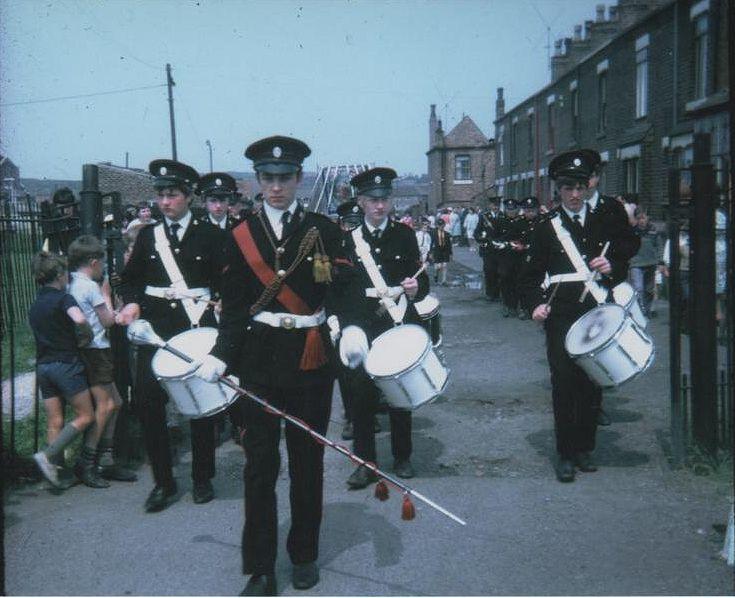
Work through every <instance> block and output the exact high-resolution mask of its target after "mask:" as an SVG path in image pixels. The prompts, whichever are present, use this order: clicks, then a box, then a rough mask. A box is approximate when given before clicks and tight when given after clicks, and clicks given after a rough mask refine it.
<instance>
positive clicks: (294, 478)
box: [238, 378, 334, 575]
mask: <svg viewBox="0 0 735 598" xmlns="http://www.w3.org/2000/svg"><path fill="white" fill-rule="evenodd" d="M333 385H334V380H333V379H332V378H329V379H328V380H325V382H324V383H323V384H319V385H315V386H310V387H303V388H293V389H276V388H270V387H263V386H258V385H246V388H247V389H248V390H250V391H252V392H253V393H254V394H256V395H257V396H259V397H260V398H262V399H264V400H266V401H268V402H269V403H270V404H271V405H273V406H274V407H277V408H279V409H282V410H284V411H285V412H286V413H289V414H290V415H293V416H295V417H297V418H299V419H301V420H303V421H304V422H306V423H307V424H308V425H309V426H310V427H312V428H313V429H314V430H315V431H317V432H319V433H320V434H326V431H327V424H328V423H329V413H330V410H331V406H332V387H333ZM238 404H239V405H240V409H241V413H242V421H243V423H244V425H245V434H244V436H243V448H244V449H245V457H246V462H245V470H244V476H243V477H244V480H245V526H244V527H243V532H242V568H243V573H245V574H246V575H249V574H253V575H263V574H270V573H273V571H274V568H275V563H276V554H277V547H278V513H277V509H276V481H277V479H278V472H279V470H280V467H281V456H280V452H279V443H280V439H281V424H282V422H283V420H282V419H281V418H280V417H278V416H275V415H272V414H270V413H267V412H266V411H265V410H264V409H263V408H262V407H260V406H259V405H258V404H257V403H255V402H254V401H250V400H248V399H246V398H241V399H240V400H239V402H238ZM285 436H286V450H287V452H288V475H289V479H290V481H291V486H290V490H289V498H290V503H291V529H290V530H289V532H288V540H287V542H286V548H287V550H288V554H289V556H290V557H291V562H292V563H294V564H301V563H310V562H312V561H315V560H316V559H317V557H318V556H319V528H320V525H321V521H322V484H323V479H324V447H323V446H322V445H321V444H319V443H318V442H316V440H314V439H313V438H312V437H311V436H309V434H308V433H306V432H304V431H303V430H300V429H299V428H297V427H295V426H294V425H293V424H290V423H286V424H285Z"/></svg>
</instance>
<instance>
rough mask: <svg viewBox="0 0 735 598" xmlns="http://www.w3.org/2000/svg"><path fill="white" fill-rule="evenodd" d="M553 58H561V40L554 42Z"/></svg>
mask: <svg viewBox="0 0 735 598" xmlns="http://www.w3.org/2000/svg"><path fill="white" fill-rule="evenodd" d="M554 56H561V40H560V39H558V40H556V41H555V42H554Z"/></svg>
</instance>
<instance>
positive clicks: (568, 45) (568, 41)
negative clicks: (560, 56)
mask: <svg viewBox="0 0 735 598" xmlns="http://www.w3.org/2000/svg"><path fill="white" fill-rule="evenodd" d="M571 52H572V38H571V37H565V38H564V56H569V54H571Z"/></svg>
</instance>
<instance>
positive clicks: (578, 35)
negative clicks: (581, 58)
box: [574, 25, 582, 42]
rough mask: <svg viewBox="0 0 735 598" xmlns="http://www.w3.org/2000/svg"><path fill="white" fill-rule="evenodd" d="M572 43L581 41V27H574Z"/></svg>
mask: <svg viewBox="0 0 735 598" xmlns="http://www.w3.org/2000/svg"><path fill="white" fill-rule="evenodd" d="M574 41H575V42H580V41H582V25H575V26H574Z"/></svg>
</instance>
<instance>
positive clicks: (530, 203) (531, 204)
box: [522, 195, 538, 210]
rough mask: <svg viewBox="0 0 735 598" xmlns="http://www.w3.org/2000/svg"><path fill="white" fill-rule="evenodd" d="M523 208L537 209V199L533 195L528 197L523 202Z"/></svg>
mask: <svg viewBox="0 0 735 598" xmlns="http://www.w3.org/2000/svg"><path fill="white" fill-rule="evenodd" d="M522 205H523V208H524V209H526V210H537V209H538V199H537V198H536V197H535V196H534V195H529V196H528V197H527V198H526V199H524V200H523V204H522Z"/></svg>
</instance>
